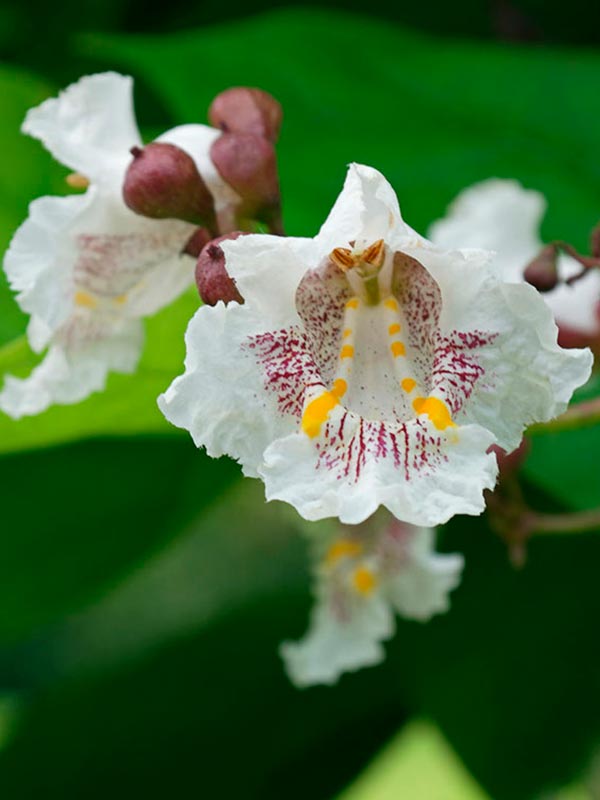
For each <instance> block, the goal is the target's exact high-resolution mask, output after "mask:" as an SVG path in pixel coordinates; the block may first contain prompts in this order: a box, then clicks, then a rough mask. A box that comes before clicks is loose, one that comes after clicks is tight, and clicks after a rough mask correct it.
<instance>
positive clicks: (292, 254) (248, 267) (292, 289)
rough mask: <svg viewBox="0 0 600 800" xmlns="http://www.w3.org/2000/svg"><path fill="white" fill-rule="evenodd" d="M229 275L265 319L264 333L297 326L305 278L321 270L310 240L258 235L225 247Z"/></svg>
mask: <svg viewBox="0 0 600 800" xmlns="http://www.w3.org/2000/svg"><path fill="white" fill-rule="evenodd" d="M221 247H222V249H223V252H224V253H225V263H226V266H227V272H228V273H229V275H230V276H231V277H232V278H233V279H234V280H235V282H236V284H237V287H238V289H239V292H240V294H241V295H242V297H243V298H244V300H245V301H246V304H247V305H248V306H249V307H251V308H252V310H253V311H254V312H255V313H256V314H257V315H258V316H260V317H261V318H262V319H263V322H264V326H263V330H277V329H278V328H284V327H286V326H288V325H294V324H296V323H297V322H298V321H299V319H298V313H297V311H296V291H297V290H298V286H299V284H300V281H301V280H302V277H303V276H304V274H305V273H306V272H307V270H309V269H310V268H311V267H312V266H315V267H316V266H318V263H319V262H318V258H317V256H316V250H315V248H314V245H313V242H312V240H310V239H295V238H293V237H291V236H289V237H283V236H267V235H264V234H255V235H250V236H240V237H239V238H238V239H235V240H233V241H225V242H223V243H222V244H221Z"/></svg>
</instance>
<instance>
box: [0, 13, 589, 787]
mask: <svg viewBox="0 0 600 800" xmlns="http://www.w3.org/2000/svg"><path fill="white" fill-rule="evenodd" d="M585 6H586V4H584V3H579V4H578V3H572V4H570V5H569V14H568V18H567V19H565V15H564V14H562V15H561V14H559V9H562V8H563V7H562V6H560V7H559V6H558V5H557V4H544V5H542V4H536V3H533V2H529V3H520V4H518V5H517V4H515V5H512V6H508V5H507V4H494V5H484V4H476V3H469V4H465V5H464V6H463V7H462V8H461V10H460V13H459V12H457V9H456V8H454V7H451V5H450V4H442V3H433V4H430V5H428V6H427V8H423V7H418V5H416V4H411V5H410V6H409V5H408V4H407V5H406V6H405V7H404V6H402V5H400V6H398V7H397V8H396V9H395V11H394V12H390V11H388V10H385V9H384V8H383V6H381V7H378V6H377V5H374V6H372V7H371V8H370V11H371V15H370V16H366V15H365V14H364V11H362V10H361V9H359V8H358V6H356V7H355V8H354V9H353V10H352V11H348V10H347V9H345V10H343V9H334V8H330V9H329V10H325V9H323V8H316V7H315V8H310V7H306V8H298V9H289V8H287V9H279V10H277V9H275V10H271V11H268V10H267V11H265V13H263V14H261V15H258V16H254V15H250V14H249V11H248V9H247V7H244V8H242V7H241V6H240V7H236V6H235V5H234V6H231V5H230V6H227V8H216V7H213V6H209V5H207V4H196V5H194V6H193V7H190V5H189V3H185V4H184V3H180V2H173V3H171V4H169V7H168V8H163V9H161V11H160V14H159V13H158V12H150V11H148V10H147V9H145V8H142V7H141V6H140V5H138V4H135V3H125V2H119V3H116V2H106V3H102V4H100V3H98V4H94V3H90V4H86V5H85V7H83V8H82V7H81V6H80V5H79V4H70V3H65V4H63V5H61V7H60V8H58V9H57V8H51V7H49V6H48V5H47V4H41V3H39V4H32V5H31V6H28V7H27V8H25V6H24V4H17V3H8V4H4V6H3V7H2V9H0V31H1V33H0V55H1V57H2V59H3V62H4V63H3V66H2V67H1V68H0V111H1V113H0V148H1V152H2V159H1V162H0V201H1V202H0V246H1V247H2V249H4V248H5V246H6V245H7V244H8V241H9V239H10V236H11V234H12V232H13V231H14V229H15V228H16V226H17V225H18V224H19V222H20V221H21V220H22V219H23V218H24V216H25V215H26V209H27V203H28V202H29V201H30V200H31V199H33V198H34V197H35V196H37V195H40V194H44V193H64V192H65V190H66V187H65V185H64V181H63V178H64V175H65V174H66V170H65V169H64V168H62V167H61V166H60V165H57V164H55V163H53V162H52V160H51V158H50V157H49V156H48V155H47V154H46V153H45V152H44V151H43V149H42V148H41V146H40V145H39V144H37V143H35V142H33V141H29V140H27V139H25V138H24V137H22V136H20V134H19V132H18V128H19V125H20V122H21V120H22V118H23V115H24V113H25V111H26V109H27V108H29V107H30V106H32V105H35V104H37V103H38V102H40V101H41V100H42V99H43V98H44V97H46V96H49V95H51V94H54V93H55V92H56V91H57V90H58V88H60V87H61V86H62V85H63V84H64V83H66V82H68V81H70V80H73V79H76V78H77V77H78V76H79V75H80V74H82V73H87V72H92V71H97V70H101V69H117V70H120V71H123V72H127V73H130V74H133V75H134V76H135V78H136V106H137V110H138V118H139V120H140V124H141V126H142V129H143V131H144V133H145V135H146V136H147V138H152V136H154V135H155V134H157V133H159V132H161V131H162V130H165V129H167V128H169V127H171V126H173V125H174V124H178V123H181V122H194V121H201V122H203V121H205V115H206V109H207V107H208V104H209V103H210V100H211V98H212V97H213V96H214V95H215V94H216V93H217V92H218V91H220V90H222V89H223V88H226V87H227V86H230V85H235V84H249V85H257V86H260V87H262V88H264V89H267V90H268V91H270V92H272V93H273V94H274V95H275V96H276V97H277V98H278V99H279V100H280V101H281V102H282V104H283V106H284V111H285V124H284V129H283V134H282V137H281V141H280V144H279V151H278V152H279V158H280V165H281V180H282V188H283V192H284V202H285V218H286V224H287V228H288V230H289V232H290V233H293V234H299V235H313V234H314V232H315V231H316V230H317V229H318V227H319V225H320V223H321V222H322V220H323V218H324V216H325V215H326V213H327V211H328V209H329V208H330V206H331V204H332V203H333V201H334V199H335V197H336V196H337V193H338V192H339V190H340V188H341V184H342V181H343V178H344V174H345V170H346V164H347V163H348V162H350V161H360V162H364V163H367V164H371V165H373V166H375V167H377V168H379V169H381V170H382V171H383V172H384V173H385V174H386V176H387V177H388V178H389V180H390V181H391V182H392V184H393V185H394V187H395V188H396V190H397V191H398V195H399V198H400V202H401V205H402V209H403V212H404V215H405V217H406V218H407V220H408V221H409V223H410V224H412V225H413V226H414V227H416V228H417V229H419V230H421V231H423V232H424V231H425V230H426V228H427V226H428V225H429V223H430V222H432V221H433V220H434V219H436V218H437V217H439V216H441V215H442V214H443V213H444V210H445V208H446V206H447V204H448V202H450V201H451V199H452V198H453V197H454V196H455V195H456V193H457V192H458V191H460V190H461V189H462V188H464V187H465V186H467V185H469V184H471V183H473V182H475V181H477V180H482V179H485V178H488V177H492V176H498V177H511V178H518V179H519V180H521V181H522V182H523V183H524V184H525V185H526V186H528V187H531V188H535V189H538V190H540V191H542V192H544V194H545V195H546V197H547V198H548V204H549V210H548V214H547V216H546V218H545V220H544V227H543V234H544V236H545V237H546V238H551V237H560V238H563V239H568V240H570V241H572V242H573V243H574V244H575V245H576V246H578V247H581V248H585V246H586V240H587V236H588V233H589V230H590V228H591V227H592V226H593V225H594V224H595V223H596V222H597V221H598V217H599V216H600V160H599V158H598V143H599V142H600V113H599V112H600V91H599V88H600V55H598V54H597V53H596V52H595V49H594V47H593V44H594V41H595V40H596V41H597V38H598V30H599V28H598V25H597V24H596V23H595V22H594V18H593V14H592V12H591V11H590V9H589V8H586V7H585ZM259 8H260V7H259V6H257V7H254V9H253V10H254V11H256V10H258V9H259ZM265 8H266V4H265ZM357 12H361V13H357ZM595 13H597V12H595ZM377 15H379V16H380V17H381V18H378V16H377ZM411 26H412V27H411ZM578 43H587V44H588V46H587V47H583V46H581V44H578ZM197 305H198V300H197V296H196V294H195V291H194V290H190V291H189V292H188V293H187V294H186V295H184V296H183V297H182V298H181V299H180V300H179V301H177V302H176V303H175V304H174V305H173V306H172V307H170V308H168V309H166V310H164V311H163V312H161V313H160V314H159V315H158V316H157V317H156V318H154V319H153V320H151V321H149V323H148V325H147V342H146V348H145V351H144V356H143V359H142V365H141V368H140V371H139V372H138V373H137V374H136V375H135V376H132V377H125V376H113V377H112V378H111V379H110V381H109V387H108V389H107V391H106V392H105V393H103V394H99V395H95V396H93V397H91V398H90V399H89V400H87V401H85V402H84V403H82V404H80V405H78V406H73V407H62V408H53V409H50V410H49V411H48V412H46V413H44V414H42V415H40V416H39V417H36V418H32V419H27V420H23V421H20V422H18V423H15V422H13V421H11V420H9V419H8V418H7V417H2V418H0V453H1V456H0V486H1V487H2V494H1V499H2V529H1V535H0V796H2V797H7V798H11V800H12V798H17V799H18V800H20V798H30V797H31V798H39V797H41V796H44V797H47V798H56V799H57V800H58V799H59V798H61V799H65V798H66V799H67V800H70V799H71V798H79V797H86V798H96V797H97V798H100V797H106V796H111V797H114V798H130V797H138V796H140V797H142V796H143V797H150V798H154V797H156V798H158V797H164V796H169V797H182V798H183V797H218V798H221V797H222V798H226V800H229V798H232V799H233V798H236V800H237V798H244V800H246V799H248V800H254V798H256V800H259V798H260V800H271V798H272V799H273V800H279V799H280V798H292V799H294V798H304V797H308V796H310V797H311V798H316V799H319V798H323V800H327V799H328V798H334V797H335V796H337V794H338V793H339V792H342V791H343V790H344V789H345V787H348V786H349V785H351V784H352V783H353V782H354V780H355V779H356V777H357V775H358V774H359V773H360V772H361V771H362V769H363V768H364V767H365V765H366V764H368V762H369V761H370V760H371V759H372V758H373V756H374V755H375V754H376V753H377V752H378V751H379V750H380V749H381V748H382V747H384V745H385V744H386V742H388V741H390V740H391V739H393V737H394V735H395V734H397V733H398V732H399V731H402V729H403V726H404V725H405V724H406V723H407V721H410V720H412V719H414V718H415V717H426V718H428V719H429V720H431V721H432V724H433V726H434V728H433V730H434V731H435V730H436V729H437V731H439V732H441V734H442V735H443V736H444V737H445V739H446V741H447V742H448V743H449V745H450V746H451V748H452V750H453V752H454V754H455V755H454V756H452V758H455V759H456V758H458V759H460V760H462V762H463V764H464V767H465V768H466V770H467V771H468V773H470V774H471V775H472V776H473V777H474V779H475V780H476V781H477V782H478V784H479V786H480V787H481V789H482V792H483V793H485V794H487V796H489V797H492V798H494V800H521V799H522V800H530V798H542V797H548V796H554V795H552V794H549V793H551V792H554V791H555V790H557V789H558V788H559V787H561V786H565V785H566V784H569V783H571V782H573V781H577V782H581V781H584V782H585V781H587V782H588V784H589V782H590V781H592V782H593V780H594V778H593V763H594V758H595V754H596V751H597V745H598V740H599V737H600V685H599V683H600V674H599V670H598V655H599V648H598V618H599V616H600V593H599V591H598V581H597V577H596V576H597V565H598V564H599V563H600V539H598V536H597V533H592V534H588V535H585V536H584V535H580V536H556V537H553V538H546V539H545V538H541V537H540V539H539V540H535V541H534V542H533V543H532V545H531V547H530V553H529V560H528V562H527V565H526V567H525V568H524V569H523V570H521V571H518V572H516V571H514V570H513V569H512V568H511V567H510V566H509V564H508V560H507V557H506V552H505V548H504V546H503V545H502V543H501V542H499V541H498V540H497V539H495V538H494V536H493V534H492V533H491V532H490V531H489V529H488V528H487V525H486V521H485V519H483V518H482V519H475V520H473V519H464V518H460V519H456V520H454V521H453V522H452V523H451V524H450V525H449V526H447V528H446V530H445V531H444V532H443V536H442V543H441V544H442V548H443V549H445V550H460V551H462V552H464V553H465V556H466V560H467V568H466V573H465V579H464V582H463V584H462V585H461V587H460V588H459V589H458V590H457V591H456V592H455V593H454V595H453V608H452V611H451V613H449V614H448V615H446V616H444V617H441V618H439V619H436V620H434V621H433V622H432V623H430V624H428V625H426V626H423V625H420V624H416V623H406V622H402V623H400V624H399V629H398V634H397V636H396V638H395V639H394V641H393V642H392V643H391V644H390V645H389V647H388V648H387V650H388V659H387V661H386V663H385V665H383V666H382V667H378V668H376V669H370V670H365V671H363V672H361V673H359V674H357V675H353V676H346V677H345V678H343V679H342V680H341V682H340V684H339V686H337V687H336V688H334V689H324V688H316V689H311V690H308V691H303V692H299V691H297V690H295V689H293V688H292V687H291V686H290V685H289V683H288V682H287V679H286V678H285V676H284V674H283V671H282V666H281V663H280V661H279V658H278V656H277V645H278V643H279V642H280V641H281V640H283V639H288V638H291V637H293V636H299V635H300V634H301V633H302V631H303V630H304V627H305V625H306V620H307V613H308V609H309V604H310V598H309V579H308V568H307V565H308V562H307V557H306V552H305V546H304V541H303V539H302V538H301V536H300V532H299V526H298V522H297V520H296V518H295V516H294V514H293V512H291V511H290V510H289V509H287V508H284V507H283V506H280V505H277V504H271V505H268V506H267V505H265V504H264V502H263V495H262V487H261V486H260V485H259V484H258V483H255V482H252V481H242V480H241V479H240V477H239V472H238V469H237V467H236V466H235V465H234V464H232V463H231V462H228V461H225V460H220V461H217V462H215V461H211V460H210V459H208V458H207V457H206V456H205V455H204V454H203V453H199V452H197V451H196V450H195V448H194V447H193V446H192V444H191V442H190V441H189V439H188V437H187V436H186V435H184V434H182V433H180V432H177V431H175V430H174V429H172V428H170V427H169V426H168V425H167V424H166V423H165V421H164V420H163V419H162V417H161V416H160V414H159V412H158V411H157V409H156V405H155V398H156V395H157V394H158V393H159V392H160V391H162V390H164V388H166V386H167V385H168V384H169V382H170V381H171V379H172V378H173V376H175V375H176V374H178V373H179V372H180V371H181V365H182V359H183V340H182V337H183V331H184V330H185V325H186V323H187V320H188V319H189V318H190V316H191V314H192V313H193V311H194V310H195V308H196V307H197ZM25 324H26V319H25V318H24V317H23V316H22V315H21V313H20V312H19V311H18V308H17V307H16V305H15V303H14V301H13V299H12V297H11V295H10V292H9V291H8V290H7V289H6V287H5V285H3V286H2V288H1V289H0V344H2V345H3V346H2V349H0V372H4V371H7V372H12V373H15V374H27V372H28V370H29V369H30V367H31V365H32V364H33V363H35V359H34V357H33V356H32V354H31V353H30V352H29V350H28V348H27V345H26V343H25V342H24V340H23V338H22V334H23V332H24V329H25ZM594 391H595V390H594V388H593V387H592V389H591V392H592V393H594ZM599 443H600V432H599V431H597V430H595V429H592V430H586V431H579V432H573V433H569V434H560V435H558V434H553V435H550V434H546V435H544V436H538V437H536V439H535V441H534V443H533V449H532V453H531V456H530V457H529V459H528V461H527V463H526V465H525V468H524V471H523V481H524V485H525V488H526V491H527V492H528V496H529V497H530V498H531V501H532V502H533V503H535V504H536V505H538V506H539V507H540V508H544V509H554V508H556V509H568V508H571V509H576V508H587V507H593V506H595V505H596V504H598V501H599V498H600V471H599V470H598V468H597V463H598V447H597V445H598V444H599ZM412 724H413V723H410V725H412ZM407 730H408V731H410V732H412V731H413V730H415V731H417V733H415V734H413V733H411V734H410V735H411V736H413V735H414V736H415V737H416V738H417V739H419V741H423V742H426V745H427V746H426V747H425V751H424V752H427V753H430V758H429V760H427V759H425V761H424V762H423V763H424V766H423V769H422V772H423V771H424V772H426V773H427V772H429V771H430V770H431V771H433V770H436V769H437V770H441V771H442V774H443V775H446V774H447V773H446V772H444V770H445V769H446V755H445V754H444V753H445V751H443V753H442V754H440V752H441V751H440V752H438V750H437V749H436V745H435V741H437V740H435V736H437V735H439V734H437V733H434V734H432V735H433V736H434V739H431V736H430V734H429V733H427V730H429V729H421V728H419V727H417V728H411V727H409V728H407ZM424 730H425V733H424V732H423V731H424ZM419 737H421V738H419ZM393 741H396V740H395V739H393ZM404 741H405V740H402V742H404ZM406 741H408V742H409V745H405V744H402V742H401V745H400V749H401V752H400V751H398V754H397V755H394V754H395V753H396V750H394V749H392V750H390V751H389V752H388V751H386V753H388V754H387V755H386V757H385V760H384V761H382V762H381V763H382V765H383V766H382V767H381V769H382V770H384V771H385V772H386V773H389V772H390V771H391V772H394V768H395V765H396V764H397V763H404V761H403V759H405V758H409V756H410V757H411V758H417V757H415V756H414V755H413V753H414V750H411V745H410V742H412V741H413V739H412V738H409V739H407V740H406ZM417 749H418V748H417ZM418 752H419V753H421V752H422V751H418ZM406 753H409V756H407V755H406ZM420 757H421V756H418V758H420ZM418 758H417V762H416V763H421V762H420V761H418ZM376 763H379V762H376ZM454 767H456V764H454ZM454 767H453V768H454ZM456 768H457V767H456ZM406 774H407V773H406V771H404V772H402V773H401V774H399V775H398V776H397V777H395V778H394V780H396V781H397V783H395V784H393V787H395V788H392V789H391V792H392V794H390V797H391V796H397V797H408V798H411V800H413V798H414V800H420V798H421V797H423V798H424V800H430V798H431V800H449V798H450V797H451V795H450V794H449V792H450V788H449V787H450V784H449V782H448V781H446V780H442V786H445V787H446V789H445V790H444V789H440V788H439V787H438V788H437V789H435V790H433V789H431V788H429V789H427V788H424V786H421V785H420V784H419V785H417V786H412V784H411V786H412V788H409V784H408V783H406V781H408V778H407V777H406ZM590 776H591V777H590ZM582 786H583V784H581V787H582ZM581 787H580V790H579V789H578V790H577V791H581V792H587V793H584V794H581V795H580V796H581V797H598V796H600V789H587V790H584V789H583V788H581ZM377 791H378V790H377V789H376V788H374V785H373V784H372V783H369V782H368V781H367V782H366V783H364V784H363V783H361V782H359V783H358V784H357V785H356V787H354V789H351V790H350V792H353V794H349V795H348V797H349V798H352V800H357V798H367V800H378V797H379V796H378V795H377ZM434 791H435V792H436V794H435V796H434V794H433V792H434ZM443 791H447V795H444V794H443ZM460 791H461V792H462V796H463V797H464V798H467V799H468V798H469V797H470V796H471V794H468V792H471V791H472V792H476V791H477V790H476V789H473V788H472V786H470V785H469V788H465V787H463V788H462V789H461V790H460ZM595 791H598V792H599V794H594V792H595ZM437 792H440V794H439V797H438V794H437ZM381 796H383V795H381ZM454 796H455V795H452V797H454ZM458 796H461V795H458ZM472 796H473V797H476V796H477V797H479V796H483V795H479V794H473V795H472ZM578 796H579V795H578Z"/></svg>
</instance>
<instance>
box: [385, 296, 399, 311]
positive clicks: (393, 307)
mask: <svg viewBox="0 0 600 800" xmlns="http://www.w3.org/2000/svg"><path fill="white" fill-rule="evenodd" d="M383 305H384V306H385V307H386V308H389V309H390V311H398V301H397V300H395V299H394V298H393V297H388V299H387V300H386V301H385V303H384V304H383Z"/></svg>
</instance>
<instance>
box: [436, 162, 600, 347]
mask: <svg viewBox="0 0 600 800" xmlns="http://www.w3.org/2000/svg"><path fill="white" fill-rule="evenodd" d="M545 211H546V201H545V199H544V197H543V195H542V194H540V193H539V192H536V191H533V190H531V189H524V188H523V187H522V186H521V184H520V183H518V182H517V181H511V180H500V179H497V178H492V179H490V180H487V181H482V182H481V183H477V184H475V185H474V186H471V187H469V188H468V189H465V190H464V191H462V192H461V193H460V194H459V195H458V196H457V197H456V199H455V200H454V201H453V202H452V203H451V205H450V207H449V209H448V213H447V214H446V216H445V217H444V218H443V219H441V220H438V221H437V222H434V223H433V225H432V226H431V228H430V230H429V237H430V239H431V240H432V241H433V242H435V243H436V244H437V245H439V246H440V247H448V248H451V247H459V246H461V247H483V248H486V249H489V250H495V251H496V253H497V255H496V258H495V259H494V263H495V265H496V268H497V269H499V270H501V271H502V274H503V276H504V280H507V281H511V282H521V281H523V280H524V278H523V272H524V269H525V267H526V266H527V264H528V263H529V262H530V261H531V260H532V259H533V258H534V257H535V256H536V255H537V254H538V253H539V251H540V250H541V248H542V246H543V243H542V240H541V239H540V234H539V230H540V223H541V221H542V217H543V216H544V212H545ZM580 270H581V266H580V265H579V264H578V263H577V261H575V259H574V258H571V256H568V255H566V254H564V253H561V254H560V255H559V257H558V273H559V277H560V278H561V279H563V280H565V279H567V278H570V277H571V276H572V275H575V274H577V273H578V272H580ZM542 296H543V298H544V300H545V301H546V303H547V304H548V305H549V307H550V308H551V309H552V312H553V314H554V318H555V319H556V322H557V324H558V325H559V326H560V329H561V340H560V341H561V342H563V341H564V343H565V344H567V343H571V342H574V343H576V344H579V345H581V344H584V343H585V344H588V343H592V342H593V341H594V340H600V270H597V269H591V270H589V272H588V273H587V275H585V276H584V277H583V278H582V279H581V280H578V281H576V282H575V283H574V284H572V285H570V286H569V285H567V284H565V283H560V284H559V285H558V286H557V287H556V288H555V289H553V290H552V291H550V292H544V293H543V295H542Z"/></svg>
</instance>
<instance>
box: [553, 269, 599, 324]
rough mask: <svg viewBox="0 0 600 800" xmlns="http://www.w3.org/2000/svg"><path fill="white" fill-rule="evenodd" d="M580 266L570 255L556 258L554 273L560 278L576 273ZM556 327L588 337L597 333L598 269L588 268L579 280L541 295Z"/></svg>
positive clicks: (563, 284) (561, 285) (560, 285)
mask: <svg viewBox="0 0 600 800" xmlns="http://www.w3.org/2000/svg"><path fill="white" fill-rule="evenodd" d="M579 270H580V266H579V264H577V262H576V261H575V259H573V258H571V257H570V256H566V255H563V256H560V258H559V260H558V272H559V274H560V275H561V277H563V278H569V277H570V276H571V275H574V274H576V273H577V272H579ZM544 300H545V301H546V303H548V306H549V307H550V308H551V309H552V313H553V314H554V318H555V319H556V321H557V322H558V324H559V325H560V326H563V325H564V326H566V327H568V328H571V329H572V330H574V331H579V332H581V333H583V334H588V335H589V336H598V335H599V334H600V316H599V308H600V270H597V269H590V270H589V271H588V273H587V274H586V275H584V277H583V278H581V279H580V280H578V281H576V282H575V283H574V284H572V285H569V284H566V283H562V284H559V285H558V286H557V287H556V289H554V290H553V291H551V292H546V293H545V294H544Z"/></svg>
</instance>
